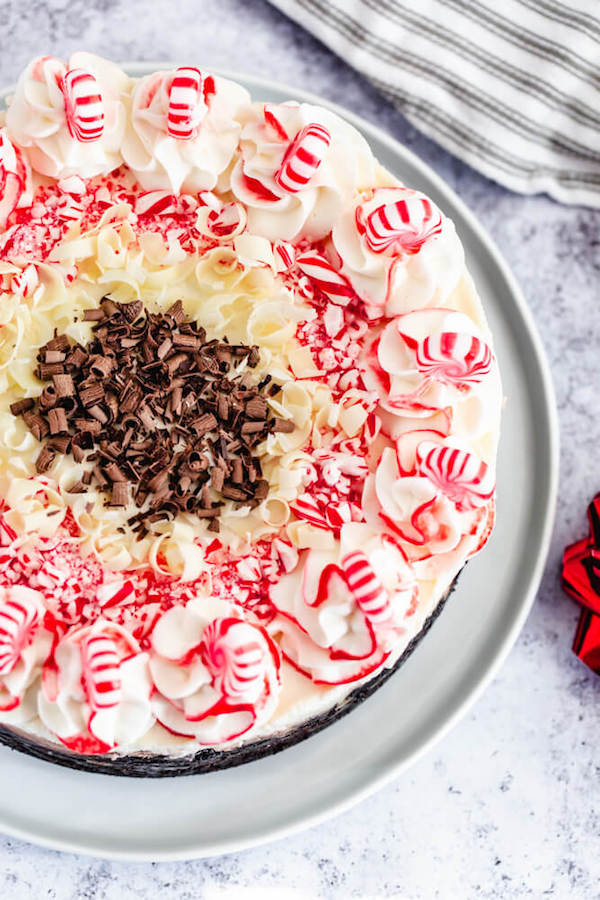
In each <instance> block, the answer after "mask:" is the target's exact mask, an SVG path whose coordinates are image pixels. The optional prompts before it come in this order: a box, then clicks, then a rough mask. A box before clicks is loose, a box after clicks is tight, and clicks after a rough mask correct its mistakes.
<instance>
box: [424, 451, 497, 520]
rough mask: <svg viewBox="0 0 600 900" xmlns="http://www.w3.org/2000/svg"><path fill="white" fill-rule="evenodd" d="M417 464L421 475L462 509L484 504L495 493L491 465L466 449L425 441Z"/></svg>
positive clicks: (474, 507)
mask: <svg viewBox="0 0 600 900" xmlns="http://www.w3.org/2000/svg"><path fill="white" fill-rule="evenodd" d="M417 467H418V471H419V474H420V475H422V476H424V477H426V478H428V479H429V480H430V481H431V482H432V484H434V485H435V486H436V487H437V488H439V490H440V491H441V493H442V494H444V496H446V497H448V499H449V500H452V502H453V503H454V504H455V505H456V507H457V508H458V509H460V510H470V509H476V508H477V507H480V506H485V504H486V503H487V502H488V501H489V500H490V499H491V498H492V496H493V494H494V487H495V484H494V479H493V475H492V472H491V470H490V468H489V466H488V465H486V463H484V462H483V460H481V459H479V457H478V456H475V454H474V453H469V452H468V451H466V450H461V449H459V448H457V447H449V446H447V445H445V444H438V443H434V442H433V441H422V442H421V443H420V444H419V445H418V447H417Z"/></svg>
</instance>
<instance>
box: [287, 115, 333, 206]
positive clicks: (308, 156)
mask: <svg viewBox="0 0 600 900" xmlns="http://www.w3.org/2000/svg"><path fill="white" fill-rule="evenodd" d="M330 143H331V135H330V134H329V132H328V131H327V129H326V128H325V127H324V126H323V125H319V124H318V123H316V122H313V123H312V125H307V126H306V127H305V128H303V129H302V130H301V131H299V132H298V134H297V135H296V137H295V138H294V140H293V141H292V143H291V144H290V146H289V147H288V150H287V152H286V154H285V156H284V158H283V162H282V163H281V166H280V168H279V169H278V171H277V172H276V173H275V183H276V184H277V185H278V186H279V187H280V188H281V189H282V190H283V191H286V192H287V193H288V194H297V193H298V191H301V190H302V188H305V187H306V185H307V184H308V182H309V181H310V180H311V178H312V177H313V175H314V174H315V172H316V171H317V169H318V168H319V166H320V165H321V163H322V162H323V160H324V158H325V154H326V153H327V151H328V149H329V145H330Z"/></svg>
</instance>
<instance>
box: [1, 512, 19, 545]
mask: <svg viewBox="0 0 600 900" xmlns="http://www.w3.org/2000/svg"><path fill="white" fill-rule="evenodd" d="M16 539H17V532H16V531H15V529H14V528H13V527H12V526H11V525H9V524H8V522H7V521H6V519H5V518H4V516H0V547H10V545H11V544H12V542H13V541H16Z"/></svg>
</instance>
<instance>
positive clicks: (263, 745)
mask: <svg viewBox="0 0 600 900" xmlns="http://www.w3.org/2000/svg"><path fill="white" fill-rule="evenodd" d="M465 565H466V563H465ZM463 569H464V565H463V568H462V569H460V571H459V572H458V574H457V575H456V576H455V577H454V579H453V581H452V583H451V584H450V586H449V588H448V590H447V591H446V593H445V594H444V595H443V596H442V597H441V598H440V600H439V602H438V603H437V605H436V607H435V609H434V610H433V611H432V612H431V613H430V615H429V616H428V617H427V619H426V620H425V622H424V624H423V627H422V628H421V630H420V631H419V632H418V633H417V634H416V635H414V637H413V638H412V639H411V640H410V642H409V643H408V645H407V646H406V648H405V650H404V651H403V653H402V654H401V655H400V657H399V658H398V659H397V661H396V662H395V663H394V665H393V666H390V668H384V669H382V670H381V671H380V672H379V673H378V674H377V675H376V676H375V677H374V678H371V679H370V680H369V681H367V682H365V683H364V684H362V685H360V686H359V687H357V688H354V690H353V691H350V693H349V694H347V695H346V697H344V698H343V699H342V700H340V701H339V702H338V703H336V704H335V705H334V706H332V707H331V708H330V709H327V710H325V712H322V713H320V714H319V715H317V716H313V717H312V718H310V719H307V720H306V721H305V722H302V723H301V724H300V725H298V726H296V727H295V728H292V729H290V730H289V731H286V732H283V733H280V734H277V733H275V734H274V735H273V736H272V737H263V738H259V739H258V740H256V741H249V742H248V743H247V744H242V745H241V746H238V747H235V748H233V749H231V750H215V749H214V748H212V747H205V748H203V749H201V750H196V751H195V752H194V753H193V754H190V755H188V756H181V755H180V756H177V757H173V756H170V755H168V754H162V753H160V754H159V753H151V752H149V751H144V750H140V751H137V752H135V753H131V754H128V755H124V754H114V753H106V754H101V755H100V754H99V755H92V754H79V753H75V752H73V751H69V750H66V749H64V750H63V749H62V748H60V747H58V746H56V745H55V744H54V743H53V742H51V741H49V740H47V739H45V738H37V739H36V740H34V739H33V738H32V737H31V736H30V735H29V734H28V733H27V732H26V731H24V730H23V729H21V728H16V727H14V726H8V725H2V724H0V744H3V745H5V746H6V747H8V748H10V749H11V750H17V751H19V752H21V753H24V754H26V755H28V756H33V757H35V758H36V759H39V760H42V761H44V762H51V763H54V764H56V765H59V766H63V767H66V768H69V769H76V770H78V771H82V772H91V773H96V774H98V775H117V776H121V777H128V778H175V777H180V776H184V775H202V774H206V773H209V772H218V771H222V770H223V769H230V768H235V767H236V766H242V765H245V764H246V763H250V762H256V761H257V760H259V759H263V758H264V757H267V756H273V755H274V754H275V753H281V752H282V751H283V750H287V749H288V748H289V747H292V746H294V745H295V744H299V743H301V742H302V741H305V740H307V739H308V738H310V737H312V736H313V735H315V734H318V733H319V732H320V731H322V730H323V729H324V728H327V727H328V726H329V725H332V724H333V723H334V722H337V721H338V720H339V719H341V718H342V717H343V716H346V715H347V714H348V713H349V712H351V711H352V710H353V709H355V708H356V707H357V706H358V705H359V704H360V703H362V702H363V701H364V700H366V699H368V698H369V697H370V696H371V695H372V694H374V693H375V691H376V690H378V688H380V687H381V686H382V685H383V684H385V682H386V681H387V680H388V679H389V678H391V676H392V675H393V674H394V673H395V672H397V671H398V669H400V667H401V666H402V665H403V664H404V663H405V662H406V661H407V659H408V658H409V656H410V655H411V654H412V653H413V651H414V650H415V649H416V647H417V645H418V644H419V643H420V641H421V640H422V639H423V638H424V637H425V636H426V634H427V633H428V631H429V629H430V628H431V627H432V625H433V624H434V622H435V621H436V619H437V618H438V616H439V615H440V614H441V612H442V610H443V609H444V607H445V605H446V602H447V601H448V599H449V597H450V595H451V594H452V593H453V592H454V590H455V589H456V585H457V583H458V579H459V577H460V575H461V572H462V571H463Z"/></svg>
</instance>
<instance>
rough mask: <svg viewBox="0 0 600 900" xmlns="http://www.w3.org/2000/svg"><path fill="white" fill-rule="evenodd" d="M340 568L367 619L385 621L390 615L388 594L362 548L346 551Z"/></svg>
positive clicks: (379, 622)
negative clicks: (350, 551)
mask: <svg viewBox="0 0 600 900" xmlns="http://www.w3.org/2000/svg"><path fill="white" fill-rule="evenodd" d="M341 568H342V571H343V573H344V577H345V579H346V583H347V585H348V587H349V588H350V590H351V591H352V594H353V595H354V599H355V600H356V605H357V606H358V607H359V609H360V610H362V612H363V613H364V614H365V616H366V617H367V619H370V620H371V621H372V622H373V623H376V624H378V625H379V624H381V623H383V622H387V621H388V620H389V619H390V618H391V615H392V609H391V605H390V598H389V595H388V593H387V591H386V590H385V588H384V587H383V585H382V583H381V581H380V580H379V578H378V577H377V575H376V574H375V572H374V570H373V567H372V565H371V563H370V562H369V560H368V558H367V557H366V555H365V554H364V553H363V552H362V550H354V551H353V552H352V553H347V554H346V555H345V556H344V557H343V558H342V560H341Z"/></svg>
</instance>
